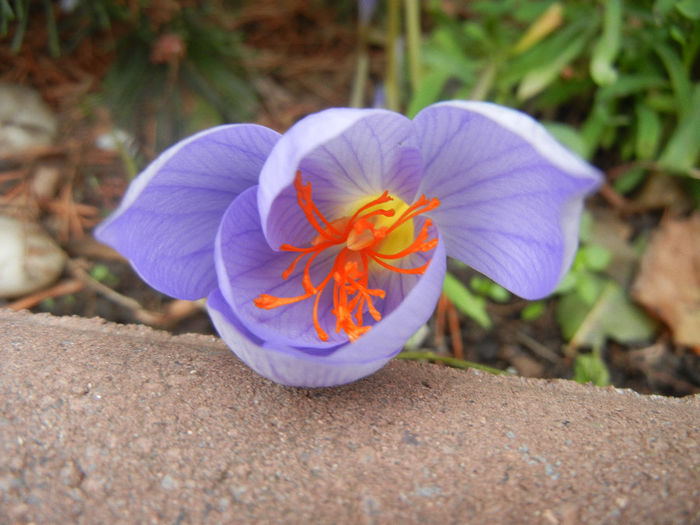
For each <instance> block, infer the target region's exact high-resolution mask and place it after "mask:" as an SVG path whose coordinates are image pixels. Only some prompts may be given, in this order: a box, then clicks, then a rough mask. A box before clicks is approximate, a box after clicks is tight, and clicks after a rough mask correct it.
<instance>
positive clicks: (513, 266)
mask: <svg viewBox="0 0 700 525" xmlns="http://www.w3.org/2000/svg"><path fill="white" fill-rule="evenodd" d="M414 122H415V125H416V128H417V132H418V135H419V140H420V144H421V147H422V154H423V162H424V179H423V183H422V185H421V188H420V192H421V193H424V194H425V195H426V196H427V197H437V198H438V199H440V201H441V205H440V207H439V208H437V209H436V210H434V211H432V212H430V214H429V215H430V217H431V218H433V219H434V221H435V222H436V224H437V225H438V228H439V229H440V233H441V234H442V235H443V237H444V238H445V243H446V246H447V254H448V255H450V256H452V257H455V258H457V259H460V260H461V261H463V262H465V263H466V264H468V265H470V266H472V267H473V268H475V269H476V270H479V271H480V272H482V273H484V274H486V275H488V276H489V277H491V278H492V279H494V280H495V281H496V282H498V283H499V284H501V285H503V286H504V287H506V288H508V289H509V290H511V291H512V292H514V293H516V294H518V295H520V296H522V297H525V298H527V299H535V298H540V297H544V296H546V295H548V294H549V293H551V292H552V290H553V289H554V288H555V287H556V285H557V283H558V282H559V280H560V279H561V278H562V277H563V275H564V273H565V272H566V271H567V270H568V268H569V266H570V265H571V262H572V260H573V257H574V255H575V252H576V248H577V243H578V224H579V220H580V215H581V210H582V207H583V199H584V198H585V196H586V195H587V194H588V193H590V192H591V191H593V190H594V189H595V188H596V187H597V186H598V185H599V184H600V182H601V176H600V173H599V172H598V170H596V169H595V168H593V167H591V166H590V165H588V164H586V163H585V162H584V161H583V160H581V159H580V158H578V157H577V156H575V155H574V154H573V153H571V152H569V151H568V150H566V149H565V148H564V147H563V146H561V145H560V144H559V143H558V142H556V141H555V140H554V139H553V138H552V137H551V136H550V135H549V134H548V133H547V132H546V131H545V130H544V128H543V127H542V126H540V125H539V124H538V123H537V122H535V121H534V120H532V119H531V118H530V117H528V116H527V115H525V114H523V113H520V112H518V111H515V110H511V109H508V108H504V107H501V106H497V105H495V104H489V103H485V102H449V103H441V104H436V105H433V106H430V107H428V108H426V109H425V110H423V111H421V112H420V113H419V114H418V115H417V116H416V118H415V120H414Z"/></svg>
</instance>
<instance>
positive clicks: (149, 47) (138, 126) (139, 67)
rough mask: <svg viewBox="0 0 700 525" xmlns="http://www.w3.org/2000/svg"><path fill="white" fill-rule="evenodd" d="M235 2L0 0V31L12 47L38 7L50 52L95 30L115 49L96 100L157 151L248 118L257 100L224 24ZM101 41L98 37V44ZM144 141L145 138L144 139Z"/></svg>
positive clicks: (66, 48)
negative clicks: (145, 135)
mask: <svg viewBox="0 0 700 525" xmlns="http://www.w3.org/2000/svg"><path fill="white" fill-rule="evenodd" d="M237 4H238V2H233V1H226V0H218V1H217V0H183V1H170V0H153V1H147V0H132V1H129V2H126V1H123V0H122V1H120V0H62V1H60V2H54V1H52V0H42V1H36V0H31V1H30V0H0V38H2V37H8V38H10V39H11V49H12V50H13V51H14V52H19V51H20V49H21V48H22V45H23V42H24V40H25V37H26V30H27V26H28V24H29V21H30V19H31V17H36V16H37V15H42V16H43V18H44V20H45V23H46V32H47V35H48V42H47V47H48V49H47V51H48V52H49V54H50V55H51V56H53V57H59V56H60V55H65V54H68V53H70V52H72V51H73V50H74V49H75V48H76V47H77V46H78V45H79V44H80V43H81V41H82V40H83V39H85V38H86V37H90V36H93V35H97V34H101V35H104V36H107V37H110V38H106V39H105V40H106V42H107V43H106V44H104V45H107V46H109V47H111V50H112V51H114V53H115V57H114V60H113V62H112V65H111V69H110V71H109V73H108V74H107V76H106V78H105V79H104V81H103V84H102V91H101V95H100V97H101V100H102V101H105V102H107V103H108V105H109V106H110V107H111V108H112V109H113V113H114V116H115V119H116V120H117V123H118V124H119V125H120V126H122V127H124V128H126V129H128V130H129V131H130V132H132V133H134V134H136V135H138V134H139V133H144V127H146V126H147V124H150V123H151V122H153V123H155V127H154V128H151V129H150V131H151V132H152V131H155V134H154V135H155V136H152V137H149V139H150V142H154V143H153V144H152V146H153V148H154V149H155V150H156V151H160V150H162V149H164V148H165V147H167V146H169V145H170V144H172V143H173V142H175V141H176V140H178V139H180V138H182V137H184V136H186V135H188V134H191V133H193V132H194V131H197V130H199V129H202V128H204V127H208V126H212V125H216V124H219V123H221V122H233V121H240V120H247V119H248V118H249V117H250V116H251V115H252V113H253V110H254V108H255V106H256V104H255V102H256V100H255V96H254V90H253V89H252V88H251V85H250V81H249V79H248V78H247V75H246V72H245V70H244V68H243V66H242V60H241V57H242V53H243V51H242V45H241V44H240V38H239V36H238V34H237V33H236V32H235V31H232V30H230V29H229V28H228V27H227V22H228V21H230V20H231V16H232V13H235V8H236V7H237ZM98 45H103V44H102V41H100V44H98ZM147 142H148V141H147Z"/></svg>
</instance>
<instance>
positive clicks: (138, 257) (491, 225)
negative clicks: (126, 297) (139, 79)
mask: <svg viewBox="0 0 700 525" xmlns="http://www.w3.org/2000/svg"><path fill="white" fill-rule="evenodd" d="M600 180H601V177H600V174H599V172H598V171H597V170H596V169H595V168H593V167H591V166H589V165H588V164H586V163H585V162H584V161H582V160H581V159H579V158H578V157H576V156H575V155H574V154H572V153H571V152H569V151H568V150H566V149H565V148H564V147H562V146H561V145H560V144H559V143H557V142H556V141H555V140H554V139H553V138H552V137H551V136H550V135H548V134H547V132H546V131H545V130H544V128H542V127H541V126H540V125H539V124H537V123H536V122H535V121H533V120H532V119H531V118H530V117H528V116H526V115H524V114H522V113H520V112H517V111H514V110H511V109H507V108H504V107H501V106H497V105H494V104H489V103H482V102H445V103H439V104H435V105H432V106H429V107H428V108H426V109H424V110H423V111H421V112H420V113H419V114H418V115H417V116H416V117H415V118H414V119H413V120H409V119H408V118H406V117H404V116H402V115H400V114H397V113H394V112H391V111H386V110H381V109H346V108H336V109H328V110H326V111H322V112H320V113H316V114H313V115H310V116H308V117H306V118H304V119H303V120H301V121H299V122H298V123H297V124H296V125H294V126H293V127H292V128H291V129H290V130H289V131H287V132H286V133H285V134H284V135H280V134H278V133H276V132H275V131H272V130H270V129H267V128H265V127H262V126H258V125H253V124H234V125H227V126H220V127H216V128H213V129H210V130H207V131H203V132H201V133H198V134H196V135H194V136H192V137H190V138H188V139H186V140H183V141H182V142H180V143H178V144H176V145H174V146H173V147H171V148H170V149H168V150H167V151H165V152H164V153H163V154H162V155H160V157H158V158H157V159H156V160H155V161H154V162H153V163H152V164H151V165H150V166H149V167H148V168H147V169H146V170H145V171H144V172H143V173H141V174H140V175H139V176H138V177H137V178H136V179H135V180H134V181H133V182H132V184H131V186H130V187H129V189H128V191H127V193H126V195H125V197H124V200H123V202H122V203H121V205H120V206H119V208H118V209H117V210H116V211H115V212H114V214H113V215H112V216H111V217H110V218H109V219H108V220H107V221H106V222H104V223H103V224H102V225H100V227H99V228H98V229H97V232H96V236H97V238H98V239H99V240H101V241H102V242H105V243H106V244H109V245H111V246H113V247H114V248H116V249H117V250H118V251H120V252H121V253H122V254H124V255H125V256H126V257H127V258H128V259H129V260H130V262H131V264H132V265H133V267H134V268H135V269H136V271H137V272H138V273H139V274H140V275H141V277H142V278H143V279H144V280H145V281H146V282H147V283H148V284H150V285H151V286H152V287H154V288H156V289H157V290H159V291H161V292H163V293H166V294H168V295H171V296H173V297H177V298H181V299H199V298H201V297H207V308H208V311H209V314H210V316H211V318H212V320H213V322H214V325H215V326H216V328H217V330H218V332H219V333H220V334H221V337H222V338H223V339H224V341H225V342H226V343H227V344H228V345H229V346H230V347H231V349H232V350H233V351H234V352H235V353H236V354H237V355H238V356H239V357H240V358H241V359H242V360H243V361H244V362H246V363H247V364H248V365H249V366H250V367H251V368H253V369H254V370H256V371H257V372H258V373H260V374H261V375H263V376H265V377H267V378H269V379H271V380H273V381H276V382H278V383H282V384H285V385H294V386H308V387H318V386H331V385H339V384H343V383H348V382H351V381H354V380H356V379H359V378H361V377H364V376H366V375H368V374H371V373H373V372H375V371H376V370H378V369H379V368H381V367H382V366H384V364H386V363H387V362H388V361H389V360H390V359H391V358H392V357H394V356H395V355H396V354H397V353H398V352H399V351H400V350H401V348H402V346H403V345H404V343H405V342H406V340H408V338H409V337H410V336H411V335H412V334H413V333H414V332H415V331H416V330H417V329H418V328H419V327H420V326H421V325H422V324H423V323H425V322H426V320H427V319H428V318H429V317H430V315H431V313H432V312H433V309H434V307H435V304H436V302H437V299H438V297H439V295H440V292H441V289H442V283H443V279H444V276H445V263H446V256H447V255H450V256H452V257H455V258H457V259H459V260H461V261H463V262H464V263H466V264H468V265H470V266H472V267H473V268H475V269H477V270H479V271H480V272H483V273H484V274H486V275H488V276H489V277H491V278H492V279H494V280H495V281H496V282H498V283H500V284H501V285H502V286H504V287H505V288H507V289H509V290H511V291H512V292H514V293H515V294H518V295H520V296H522V297H525V298H528V299H536V298H540V297H544V296H546V295H548V294H549V293H550V292H551V291H552V290H553V289H554V288H555V286H556V285H557V283H558V282H559V280H560V279H561V277H562V276H563V275H564V273H565V272H566V271H567V270H568V268H569V266H570V264H571V262H572V259H573V257H574V253H575V251H576V248H577V237H578V235H577V234H578V223H579V219H580V215H581V211H582V207H583V199H584V197H585V196H586V195H587V194H588V193H590V192H591V191H593V190H594V189H595V188H596V187H597V186H598V185H599V183H600Z"/></svg>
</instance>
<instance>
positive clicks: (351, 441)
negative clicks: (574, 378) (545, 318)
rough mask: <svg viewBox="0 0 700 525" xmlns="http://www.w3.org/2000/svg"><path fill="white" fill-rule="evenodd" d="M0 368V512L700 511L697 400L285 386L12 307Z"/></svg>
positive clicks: (477, 387)
mask: <svg viewBox="0 0 700 525" xmlns="http://www.w3.org/2000/svg"><path fill="white" fill-rule="evenodd" d="M0 373H1V374H2V380H1V382H0V523H29V522H34V523H149V522H151V523H177V524H184V523H230V522H242V523H246V522H249V523H253V522H255V523H261V522H262V523H267V522H272V523H275V522H284V523H416V522H420V523H423V524H429V523H441V524H442V523H545V524H577V523H611V524H612V523H688V524H691V523H700V397H698V396H695V397H689V398H684V399H671V398H663V397H659V396H651V397H649V396H642V395H639V394H636V393H633V392H630V391H621V390H616V389H614V388H606V389H600V388H595V387H590V386H583V385H579V384H576V383H573V382H569V381H564V380H555V381H545V380H533V379H523V378H518V377H502V376H492V375H489V374H486V373H483V372H476V371H461V370H455V369H450V368H445V367H440V366H437V365H431V364H418V363H407V362H392V363H390V364H389V365H388V366H387V367H386V368H384V369H383V370H381V371H380V372H378V373H376V374H375V375H373V376H371V377H369V378H366V379H364V380H361V381H358V382H357V383H354V384H351V385H347V386H344V387H340V388H333V389H318V390H309V389H295V388H288V387H282V386H279V385H276V384H273V383H271V382H269V381H267V380H265V379H263V378H261V377H259V376H257V375H256V374H254V373H253V372H251V371H250V370H249V369H247V368H246V367H245V366H244V365H243V364H241V363H240V362H239V361H238V360H237V359H236V357H235V356H234V355H233V354H232V353H231V352H230V351H229V350H228V349H227V348H226V347H225V346H224V345H223V344H222V343H221V342H220V341H218V340H217V339H216V338H212V337H205V336H201V335H185V336H177V337H175V336H171V335H169V334H167V333H164V332H156V331H153V330H151V329H148V328H144V327H141V326H122V325H116V324H110V323H106V322H104V321H102V320H99V319H82V318H55V317H50V316H48V315H32V314H28V313H13V312H10V311H8V310H0Z"/></svg>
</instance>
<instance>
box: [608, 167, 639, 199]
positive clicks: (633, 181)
mask: <svg viewBox="0 0 700 525" xmlns="http://www.w3.org/2000/svg"><path fill="white" fill-rule="evenodd" d="M646 174H647V170H646V168H645V167H644V166H633V167H631V168H630V169H628V170H627V171H625V172H624V173H623V174H622V175H620V176H619V177H617V178H616V179H615V181H614V182H613V188H615V191H617V192H618V193H621V194H622V195H626V194H628V193H629V192H631V191H632V190H634V189H636V188H637V187H638V186H639V185H640V184H641V183H642V181H643V180H644V179H645V177H646Z"/></svg>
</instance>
